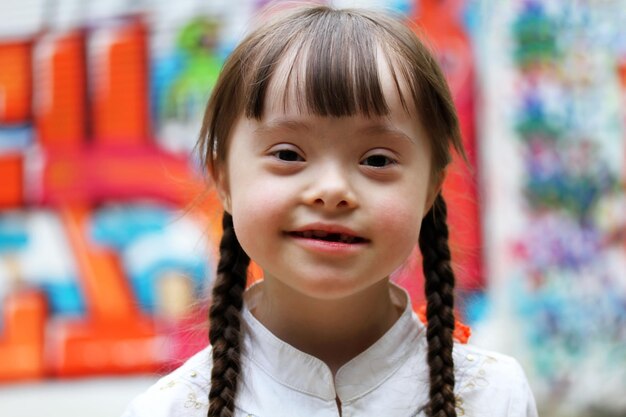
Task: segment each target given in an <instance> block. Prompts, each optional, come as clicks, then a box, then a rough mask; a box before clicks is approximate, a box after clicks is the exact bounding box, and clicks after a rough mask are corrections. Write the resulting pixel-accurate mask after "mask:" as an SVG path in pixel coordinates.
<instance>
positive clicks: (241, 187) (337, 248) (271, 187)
mask: <svg viewBox="0 0 626 417" xmlns="http://www.w3.org/2000/svg"><path fill="white" fill-rule="evenodd" d="M380 76H381V79H382V85H383V90H384V93H385V97H386V100H387V103H388V105H389V108H390V113H389V115H387V116H384V117H374V118H370V117H366V116H364V115H357V116H351V117H340V118H333V117H321V116H316V115H311V114H308V113H306V112H301V111H298V108H297V106H296V104H295V99H294V98H293V97H291V98H288V99H287V102H286V103H285V105H283V100H282V97H283V95H282V92H283V91H284V86H282V85H281V86H278V85H276V84H277V83H276V82H272V83H270V88H269V91H268V92H267V99H266V103H265V109H266V110H265V114H264V117H263V119H262V120H261V121H257V120H254V119H247V118H245V117H241V118H240V119H239V120H238V121H237V123H236V124H235V126H234V129H233V131H232V132H233V133H232V135H231V137H230V139H229V143H228V145H227V159H226V163H225V165H224V166H222V167H221V169H219V172H218V176H219V178H218V180H217V184H218V191H219V193H220V195H221V197H222V201H223V203H224V207H225V209H226V210H227V211H228V212H230V213H231V214H232V216H233V221H234V225H235V231H236V234H237V237H238V239H239V242H240V243H241V245H242V247H243V248H244V250H245V251H246V253H248V255H249V256H250V258H252V260H254V261H255V262H256V263H257V264H258V265H259V266H260V267H261V268H263V270H264V271H265V279H266V280H279V281H281V283H282V284H284V285H286V286H288V287H290V288H291V289H293V290H294V291H296V292H298V293H301V294H302V295H306V296H309V297H314V298H319V299H338V298H342V297H347V296H350V295H354V294H356V293H358V292H359V291H361V290H363V289H365V288H367V287H369V286H371V285H372V284H374V283H376V282H379V281H380V280H382V279H384V278H386V277H388V276H389V274H390V273H391V272H393V271H394V270H395V269H396V268H398V267H399V266H400V265H401V264H402V263H403V262H404V261H405V260H406V258H407V257H408V256H409V254H410V252H411V250H412V249H413V247H414V246H415V244H416V243H417V241H418V237H419V231H420V223H421V220H422V218H423V216H424V215H425V214H426V212H427V211H428V209H429V208H430V204H431V202H432V200H433V199H434V196H435V195H436V192H438V188H439V184H434V181H432V179H431V150H430V145H429V138H427V137H426V135H425V133H424V129H423V127H422V126H421V124H420V122H419V120H418V117H417V116H416V112H415V111H414V109H412V110H411V111H410V113H411V114H408V113H407V112H406V111H405V110H404V109H403V108H402V105H401V102H400V99H399V97H398V95H397V92H396V88H395V85H394V83H393V80H392V78H391V74H390V71H389V69H386V68H381V70H380Z"/></svg>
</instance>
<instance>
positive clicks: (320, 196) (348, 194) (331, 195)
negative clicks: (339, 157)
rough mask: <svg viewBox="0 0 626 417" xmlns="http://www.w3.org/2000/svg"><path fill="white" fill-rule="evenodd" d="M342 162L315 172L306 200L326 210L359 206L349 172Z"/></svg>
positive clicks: (305, 195)
mask: <svg viewBox="0 0 626 417" xmlns="http://www.w3.org/2000/svg"><path fill="white" fill-rule="evenodd" d="M339 165H340V164H327V165H325V166H324V167H322V168H321V169H320V170H319V171H318V172H316V173H315V174H314V178H312V180H311V183H310V186H309V187H308V189H307V190H306V191H305V192H304V201H305V203H306V204H308V205H310V206H315V207H318V208H321V209H324V210H337V209H353V208H356V207H357V206H358V203H357V196H356V193H355V190H354V188H353V187H352V184H351V181H350V178H349V173H347V172H346V170H345V169H344V168H342V167H341V166H339Z"/></svg>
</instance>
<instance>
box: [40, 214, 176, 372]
mask: <svg viewBox="0 0 626 417" xmlns="http://www.w3.org/2000/svg"><path fill="white" fill-rule="evenodd" d="M59 211H60V214H61V218H62V221H63V224H64V225H65V229H66V232H67V235H68V238H69V241H70V246H71V247H72V250H73V252H74V254H75V256H76V260H77V263H78V270H79V279H80V284H81V286H82V288H83V290H84V293H85V304H86V307H87V318H86V319H85V320H81V321H73V322H71V321H65V322H57V323H55V324H54V325H53V327H52V328H51V331H50V332H49V335H50V337H49V339H48V340H47V343H48V344H49V355H48V356H47V359H48V366H49V368H50V372H51V373H53V374H55V375H59V376H74V375H87V374H107V373H129V372H148V371H154V370H156V369H158V367H159V366H161V365H162V364H163V363H164V358H163V353H162V352H163V350H164V348H165V347H164V346H159V340H160V339H159V338H158V337H157V336H156V333H155V330H154V326H153V324H152V321H151V320H150V319H149V318H147V317H145V316H143V315H142V314H141V313H140V312H139V309H138V308H137V306H136V305H135V303H134V302H133V298H132V294H131V291H130V288H129V287H128V282H127V280H126V279H125V277H124V275H123V272H122V270H121V268H120V265H119V262H118V260H117V258H116V257H115V256H114V255H113V254H112V253H110V252H108V251H107V250H106V249H104V248H98V247H95V246H94V245H93V243H91V242H90V241H89V239H88V238H87V233H86V230H85V225H86V223H87V220H88V218H89V211H88V210H86V209H83V208H80V207H61V208H60V210H59Z"/></svg>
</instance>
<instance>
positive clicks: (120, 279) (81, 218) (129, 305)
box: [60, 207, 138, 322]
mask: <svg viewBox="0 0 626 417" xmlns="http://www.w3.org/2000/svg"><path fill="white" fill-rule="evenodd" d="M60 215H61V219H62V221H63V224H64V226H65V231H66V233H67V236H68V239H69V241H70V246H71V248H72V251H73V253H74V256H75V257H76V261H77V263H78V270H79V276H80V283H81V285H82V287H83V290H84V291H85V294H86V299H87V310H88V314H89V317H90V319H92V320H94V321H96V322H107V321H119V320H124V319H126V318H133V317H134V316H136V315H137V313H138V310H137V308H136V306H135V305H134V303H133V302H132V294H131V292H130V288H128V284H127V281H126V279H125V278H124V275H123V272H122V270H121V267H120V265H119V262H118V261H117V259H116V258H115V257H114V256H113V254H112V253H110V252H109V250H107V249H105V248H98V247H95V246H94V245H93V244H92V243H91V242H89V240H88V238H87V234H88V233H87V230H86V224H87V220H88V218H89V212H88V211H87V210H86V209H81V208H77V207H71V208H70V207H63V208H61V209H60Z"/></svg>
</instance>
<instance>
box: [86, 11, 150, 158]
mask: <svg viewBox="0 0 626 417" xmlns="http://www.w3.org/2000/svg"><path fill="white" fill-rule="evenodd" d="M89 45H90V46H89V48H90V56H92V57H93V59H92V60H91V62H90V68H93V79H92V80H91V81H92V84H93V85H94V90H93V97H92V103H93V107H92V119H93V128H94V131H93V137H94V140H95V141H96V142H97V143H99V144H102V145H114V146H120V145H122V146H129V145H141V144H148V143H149V139H148V138H149V133H150V132H149V113H148V65H147V56H148V52H147V31H146V28H145V26H144V24H143V23H142V22H141V21H139V20H128V21H126V22H123V23H121V24H119V23H118V24H115V25H113V24H111V25H109V26H106V25H105V26H103V27H102V28H99V29H96V31H95V32H94V33H93V35H92V41H91V42H90V44H89Z"/></svg>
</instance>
